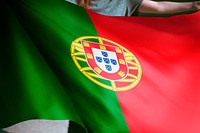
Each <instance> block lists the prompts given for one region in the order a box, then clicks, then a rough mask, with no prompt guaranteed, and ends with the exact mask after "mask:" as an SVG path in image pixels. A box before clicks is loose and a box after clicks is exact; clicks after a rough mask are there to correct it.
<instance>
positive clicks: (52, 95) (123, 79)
mask: <svg viewBox="0 0 200 133" xmlns="http://www.w3.org/2000/svg"><path fill="white" fill-rule="evenodd" d="M1 9H3V17H2V18H3V19H2V20H3V21H2V22H1V26H2V27H3V28H2V29H3V30H2V31H1V32H2V33H1V37H2V39H1V48H0V95H1V96H0V105H1V110H0V113H1V115H0V127H1V128H4V127H7V126H10V125H13V124H15V123H18V122H22V121H25V120H31V119H50V120H72V121H74V122H76V123H78V124H80V125H81V126H82V127H83V128H84V130H85V131H86V132H90V133H128V132H131V133H146V132H148V133H189V132H192V133H199V132H200V127H199V124H200V84H199V81H200V80H199V73H200V66H199V65H200V63H199V62H200V37H199V35H200V24H199V22H200V14H199V13H194V14H190V15H179V16H175V17H165V18H159V17H108V16H103V15H100V14H97V13H94V12H92V11H89V10H85V9H83V8H81V7H78V6H76V5H73V4H70V3H67V2H65V1H63V0H60V1H59V0H50V1H47V0H42V1H40V0H19V1H18V2H17V1H15V2H13V1H12V2H5V1H3V2H2V4H1Z"/></svg>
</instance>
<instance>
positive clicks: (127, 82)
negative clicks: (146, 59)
mask: <svg viewBox="0 0 200 133" xmlns="http://www.w3.org/2000/svg"><path fill="white" fill-rule="evenodd" d="M70 52H71V57H72V59H73V61H74V63H75V64H76V66H77V67H78V69H79V70H80V72H81V73H83V74H84V75H85V76H86V77H87V78H88V79H90V80H91V81H92V82H94V83H96V84H97V85H99V86H101V87H103V88H105V89H109V90H113V91H125V90H130V89H133V88H134V87H135V86H136V85H137V84H138V83H139V81H140V79H141V76H142V68H141V65H140V63H139V61H138V60H137V58H136V57H135V56H134V55H133V54H132V53H131V52H130V51H129V50H127V49H126V48H124V47H123V46H121V45H119V44H117V43H116V42H113V41H111V40H108V39H106V38H102V37H99V36H83V37H79V38H77V39H76V40H74V41H73V42H72V44H71V51H70Z"/></svg>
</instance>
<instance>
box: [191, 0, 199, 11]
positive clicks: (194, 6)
mask: <svg viewBox="0 0 200 133" xmlns="http://www.w3.org/2000/svg"><path fill="white" fill-rule="evenodd" d="M192 7H193V8H194V9H195V10H200V1H194V2H193V4H192Z"/></svg>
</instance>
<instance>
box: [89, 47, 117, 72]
mask: <svg viewBox="0 0 200 133" xmlns="http://www.w3.org/2000/svg"><path fill="white" fill-rule="evenodd" d="M92 53H93V55H94V59H95V62H96V64H97V66H98V67H99V68H101V69H102V70H103V71H105V72H107V73H116V72H117V71H118V70H119V63H118V59H117V55H116V53H115V52H112V51H107V50H101V49H97V48H92Z"/></svg>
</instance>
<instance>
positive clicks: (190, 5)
mask: <svg viewBox="0 0 200 133" xmlns="http://www.w3.org/2000/svg"><path fill="white" fill-rule="evenodd" d="M195 10H200V1H196V2H167V1H161V2H156V1H151V0H143V1H142V3H141V5H140V7H139V8H138V12H139V13H155V14H164V13H177V12H185V11H195Z"/></svg>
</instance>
